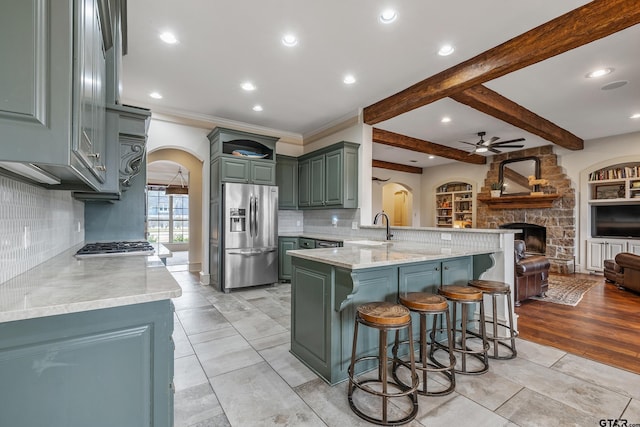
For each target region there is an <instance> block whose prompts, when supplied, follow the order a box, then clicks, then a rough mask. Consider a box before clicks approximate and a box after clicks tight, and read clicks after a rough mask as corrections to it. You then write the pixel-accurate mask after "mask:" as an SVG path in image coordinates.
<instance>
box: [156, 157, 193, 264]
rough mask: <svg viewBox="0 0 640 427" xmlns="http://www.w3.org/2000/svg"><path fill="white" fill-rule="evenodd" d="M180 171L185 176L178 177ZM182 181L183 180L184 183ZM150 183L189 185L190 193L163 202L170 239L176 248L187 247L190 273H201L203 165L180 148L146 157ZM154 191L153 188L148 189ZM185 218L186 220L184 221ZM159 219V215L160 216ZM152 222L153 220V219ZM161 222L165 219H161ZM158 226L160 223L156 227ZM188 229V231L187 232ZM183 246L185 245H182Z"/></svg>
mask: <svg viewBox="0 0 640 427" xmlns="http://www.w3.org/2000/svg"><path fill="white" fill-rule="evenodd" d="M178 170H180V171H181V172H182V173H181V174H180V175H182V177H180V176H178V175H177V172H178ZM181 179H182V181H181ZM154 181H155V182H154ZM147 182H148V184H151V185H162V184H165V185H166V184H169V182H172V183H171V187H174V188H175V187H180V186H182V183H184V182H186V183H187V188H188V190H187V194H186V195H185V196H184V197H180V195H179V194H176V195H170V196H171V197H165V198H163V199H162V202H161V203H160V204H162V203H164V204H166V206H164V205H163V206H162V207H160V209H165V208H166V210H167V212H166V213H167V215H166V224H161V225H162V226H163V227H164V226H165V225H166V231H164V230H163V233H166V234H163V237H164V236H167V237H168V240H171V243H175V244H176V246H174V247H175V248H178V249H182V248H186V249H187V251H188V270H189V271H191V272H198V271H201V270H202V256H203V241H202V162H201V161H200V160H198V159H197V158H196V157H195V156H193V155H192V154H190V153H188V152H186V151H183V150H178V149H173V148H164V149H159V150H156V151H153V152H150V153H149V154H148V155H147ZM148 191H149V192H150V193H151V191H155V190H153V189H149V190H148ZM185 216H187V218H186V219H185ZM158 218H160V216H159V217H158ZM150 219H151V218H150ZM161 220H164V217H162V219H161ZM154 225H156V226H157V225H158V224H154ZM186 230H188V232H185V231H186ZM180 243H181V244H182V246H180Z"/></svg>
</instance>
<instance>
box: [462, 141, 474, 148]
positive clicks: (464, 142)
mask: <svg viewBox="0 0 640 427" xmlns="http://www.w3.org/2000/svg"><path fill="white" fill-rule="evenodd" d="M458 142H462V143H463V144H469V145H473V146H474V147H475V146H476V144H472V143H470V142H467V141H458Z"/></svg>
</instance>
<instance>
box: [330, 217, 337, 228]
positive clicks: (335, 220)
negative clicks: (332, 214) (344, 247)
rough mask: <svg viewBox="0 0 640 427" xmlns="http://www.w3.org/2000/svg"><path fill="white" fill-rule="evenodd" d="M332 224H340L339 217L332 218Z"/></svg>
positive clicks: (335, 225)
mask: <svg viewBox="0 0 640 427" xmlns="http://www.w3.org/2000/svg"><path fill="white" fill-rule="evenodd" d="M331 225H333V226H334V227H337V226H338V218H331Z"/></svg>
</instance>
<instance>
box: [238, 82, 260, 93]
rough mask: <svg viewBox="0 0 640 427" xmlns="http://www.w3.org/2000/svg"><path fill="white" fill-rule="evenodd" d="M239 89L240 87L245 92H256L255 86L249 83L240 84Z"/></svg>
mask: <svg viewBox="0 0 640 427" xmlns="http://www.w3.org/2000/svg"><path fill="white" fill-rule="evenodd" d="M240 87H241V88H242V89H243V90H246V91H247V92H251V91H252V90H256V85H254V84H253V83H251V82H244V83H242V84H241V85H240Z"/></svg>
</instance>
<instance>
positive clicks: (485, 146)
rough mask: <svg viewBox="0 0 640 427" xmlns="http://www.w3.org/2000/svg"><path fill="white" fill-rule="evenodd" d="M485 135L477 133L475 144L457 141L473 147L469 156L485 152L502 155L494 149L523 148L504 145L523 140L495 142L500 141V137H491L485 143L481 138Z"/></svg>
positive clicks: (522, 139) (521, 146) (520, 145)
mask: <svg viewBox="0 0 640 427" xmlns="http://www.w3.org/2000/svg"><path fill="white" fill-rule="evenodd" d="M486 134H487V133H486V132H478V136H479V137H480V141H478V142H476V143H475V144H474V143H471V142H466V141H458V142H462V143H463V144H468V145H473V146H474V147H475V148H474V149H473V151H471V152H470V153H469V154H470V155H471V154H474V153H486V152H487V151H491V152H492V153H502V151H500V150H497V149H496V147H497V148H523V147H524V145H522V144H517V145H506V144H511V143H513V142H520V141H524V138H516V139H510V140H509V141H502V142H496V141H497V140H499V139H500V137H499V136H492V137H491V138H490V139H489V140H487V141H485V140H484V138H483V137H484V136H485V135H486Z"/></svg>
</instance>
